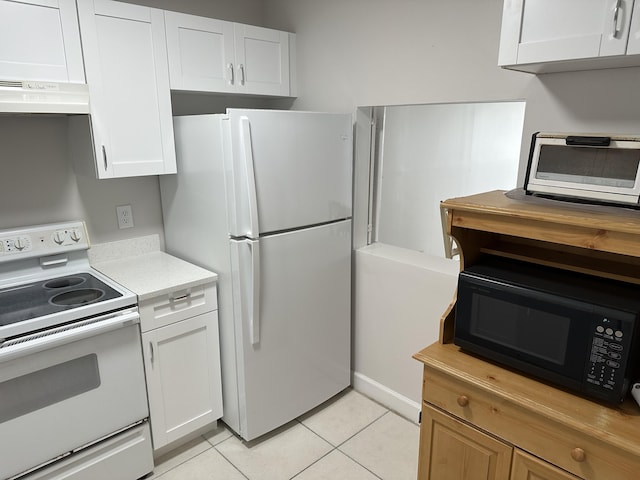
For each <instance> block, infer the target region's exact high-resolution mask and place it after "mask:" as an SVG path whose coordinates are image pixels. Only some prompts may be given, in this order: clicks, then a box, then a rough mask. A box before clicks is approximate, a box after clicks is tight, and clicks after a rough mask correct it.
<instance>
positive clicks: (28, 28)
mask: <svg viewBox="0 0 640 480" xmlns="http://www.w3.org/2000/svg"><path fill="white" fill-rule="evenodd" d="M3 80H8V81H25V80H41V81H49V82H71V83H84V81H85V78H84V68H83V65H82V49H81V46H80V33H79V31H78V19H77V16H76V3H75V0H20V1H11V0H0V81H3Z"/></svg>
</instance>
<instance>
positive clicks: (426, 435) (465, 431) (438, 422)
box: [418, 404, 513, 480]
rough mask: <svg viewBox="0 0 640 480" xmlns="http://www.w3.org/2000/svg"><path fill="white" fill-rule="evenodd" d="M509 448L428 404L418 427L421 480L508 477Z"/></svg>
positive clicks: (499, 478)
mask: <svg viewBox="0 0 640 480" xmlns="http://www.w3.org/2000/svg"><path fill="white" fill-rule="evenodd" d="M512 450H513V449H512V447H511V446H510V445H507V444H506V443H504V442H501V441H500V440H497V439H496V438H494V437H492V436H490V435H487V434H486V433H484V432H481V431H480V430H477V429H475V428H473V427H471V426H469V425H467V424H465V423H463V422H460V421H458V420H456V419H454V418H453V417H450V416H449V415H446V414H444V413H441V412H439V411H438V410H436V409H435V408H432V407H430V406H429V405H427V404H423V406H422V425H421V427H420V460H419V464H418V478H419V479H421V480H508V479H509V471H510V468H511V452H512Z"/></svg>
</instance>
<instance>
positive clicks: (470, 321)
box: [454, 255, 640, 404]
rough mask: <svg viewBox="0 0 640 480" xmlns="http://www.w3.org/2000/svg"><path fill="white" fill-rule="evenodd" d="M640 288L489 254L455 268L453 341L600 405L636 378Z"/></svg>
mask: <svg viewBox="0 0 640 480" xmlns="http://www.w3.org/2000/svg"><path fill="white" fill-rule="evenodd" d="M639 322H640V286H637V285H631V284H627V283H623V282H618V281H614V280H608V279H604V278H599V277H593V276H590V275H585V274H580V273H575V272H569V271H566V270H561V269H557V268H552V267H545V266H541V265H535V264H531V263H526V262H521V261H517V260H511V259H506V258H501V257H495V256H490V255H487V256H484V257H480V259H479V261H478V262H477V263H476V264H474V265H473V266H471V267H469V268H465V269H464V270H463V271H462V272H460V275H459V278H458V293H457V302H456V311H455V328H454V343H455V344H456V345H458V346H460V347H461V348H462V349H463V350H467V351H469V352H471V353H475V354H477V355H480V356H483V357H486V358H488V359H491V360H493V361H496V362H498V363H501V364H504V365H506V366H508V367H512V368H515V369H517V370H520V371H522V372H525V373H528V374H530V375H533V376H536V377H539V378H541V379H543V380H546V381H549V382H552V383H555V384H557V385H560V386H563V387H566V388H567V389H570V390H572V391H575V392H579V393H581V394H583V395H585V396H587V397H591V398H594V399H597V400H600V401H603V402H605V403H610V404H615V403H619V402H621V401H623V400H624V398H625V396H626V394H627V392H628V390H629V386H630V384H632V383H633V382H635V381H637V379H638V377H637V376H638V373H639V369H638V349H639V347H640V345H639V342H638V339H639V331H640V327H639Z"/></svg>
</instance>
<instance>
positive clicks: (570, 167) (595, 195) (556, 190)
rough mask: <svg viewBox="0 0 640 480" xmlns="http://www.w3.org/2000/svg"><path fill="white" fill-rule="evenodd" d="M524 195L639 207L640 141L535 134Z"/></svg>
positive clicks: (599, 136)
mask: <svg viewBox="0 0 640 480" xmlns="http://www.w3.org/2000/svg"><path fill="white" fill-rule="evenodd" d="M525 191H526V193H527V194H529V195H539V196H548V197H557V198H560V199H566V200H575V201H587V202H593V203H612V204H624V205H629V206H636V207H638V204H639V200H640V137H632V136H621V135H609V136H606V135H568V134H558V133H535V134H534V135H533V137H532V140H531V150H530V152H529V163H528V166H527V174H526V178H525Z"/></svg>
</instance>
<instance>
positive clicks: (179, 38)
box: [164, 12, 237, 92]
mask: <svg viewBox="0 0 640 480" xmlns="http://www.w3.org/2000/svg"><path fill="white" fill-rule="evenodd" d="M164 15H165V23H166V31H167V53H168V55H169V79H170V82H171V89H173V90H191V91H194V90H195V91H202V92H234V91H235V90H236V85H235V84H236V78H237V76H236V72H235V67H234V60H235V58H234V44H233V23H231V22H225V21H222V20H215V19H213V18H206V17H199V16H195V15H187V14H184V13H176V12H164Z"/></svg>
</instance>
